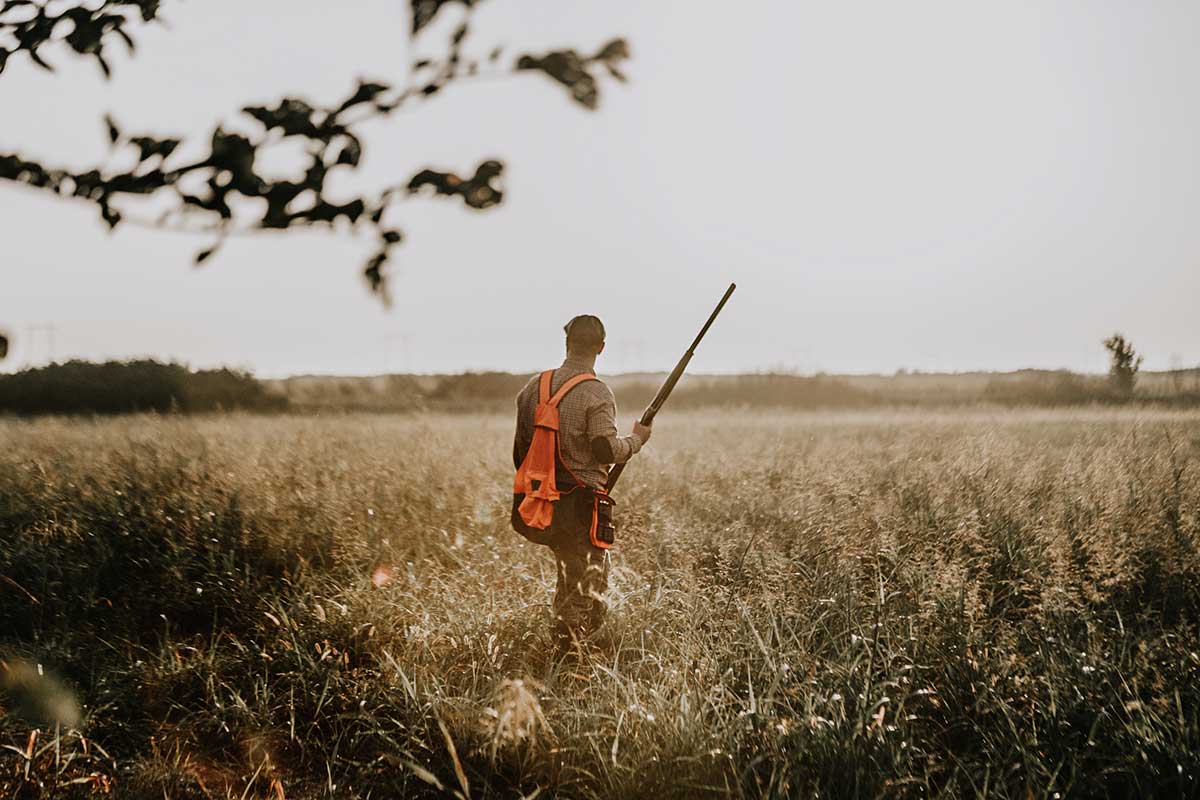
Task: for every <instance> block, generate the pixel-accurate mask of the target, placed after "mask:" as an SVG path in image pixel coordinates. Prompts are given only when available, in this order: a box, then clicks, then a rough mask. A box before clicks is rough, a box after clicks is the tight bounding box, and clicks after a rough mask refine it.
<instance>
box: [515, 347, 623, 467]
mask: <svg viewBox="0 0 1200 800" xmlns="http://www.w3.org/2000/svg"><path fill="white" fill-rule="evenodd" d="M591 372H592V365H591V363H589V361H588V360H587V359H580V358H574V357H572V356H567V358H566V360H565V361H563V363H562V366H560V367H559V368H558V369H556V370H555V371H554V376H553V378H552V379H551V381H550V391H551V393H553V392H556V391H558V389H559V387H561V386H562V385H563V384H564V383H566V382H567V381H568V380H569V379H571V378H572V377H574V376H575V375H579V374H581V373H591ZM538 379H539V376H538V375H535V376H533V378H531V379H530V381H529V383H527V384H525V388H524V389H522V390H521V393H520V394H519V395H517V432H516V437H515V439H514V441H513V465H514V466H517V467H519V466H520V464H521V462H522V461H524V460H525V454H526V452H528V450H529V445H530V443H531V442H532V441H533V415H534V411H535V410H536V409H537V404H538V383H539V380H538ZM616 413H617V404H616V399H615V398H614V397H613V393H612V390H611V389H609V388H608V386H607V385H606V384H605V383H604V382H603V381H600V380H594V381H584V382H583V383H581V384H579V385H578V386H576V387H575V388H574V389H572V390H571V391H569V392H567V395H566V396H565V397H564V398H563V399H562V401H561V402H560V403H559V404H558V414H559V417H558V425H559V428H558V448H559V453H560V454H561V456H562V460H563V462H564V464H565V466H566V469H567V470H569V472H565V471H564V470H559V474H558V476H557V482H558V484H559V486H560V487H561V486H570V485H573V484H574V483H576V481H575V480H574V479H572V477H571V475H572V474H573V475H574V476H575V477H576V478H578V479H579V481H582V482H583V483H584V484H585V485H587V486H590V487H592V488H593V489H600V488H603V486H604V483H605V481H606V480H607V479H608V465H609V464H616V463H623V462H625V461H627V460H629V458H630V457H631V456H632V455H633V454H634V453H636V452H637V451H638V450H639V449H640V448H641V446H642V441H641V439H640V438H639V437H637V436H617V425H616Z"/></svg>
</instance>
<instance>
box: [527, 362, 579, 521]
mask: <svg viewBox="0 0 1200 800" xmlns="http://www.w3.org/2000/svg"><path fill="white" fill-rule="evenodd" d="M553 377H554V370H552V369H549V370H546V371H545V372H543V373H542V377H541V381H540V382H539V387H538V406H537V410H536V411H535V412H534V414H533V442H532V443H531V444H530V445H529V452H528V453H526V454H525V460H524V461H522V462H521V467H520V469H518V470H517V477H516V478H515V479H514V480H513V493H514V494H523V495H525V499H524V500H522V501H521V505H520V506H519V507H518V511H519V512H520V514H521V519H522V520H524V521H525V524H526V525H528V526H529V527H531V528H537V529H538V530H545V529H546V528H549V527H550V521H551V520H552V519H553V518H554V503H555V502H556V501H557V500H558V498H559V497H561V496H562V494H561V492H559V491H558V486H557V483H556V481H555V472H556V462H558V461H562V455H561V453H560V452H559V447H558V404H559V402H561V401H562V399H563V397H565V396H566V394H567V392H569V391H571V390H572V389H574V388H575V387H576V386H578V385H579V384H581V383H583V382H584V381H594V380H596V376H595V375H593V374H591V373H590V372H581V373H580V374H578V375H576V376H574V377H572V378H569V379H568V380H567V382H566V383H564V384H563V385H562V386H561V387H560V388H559V390H558V391H557V392H555V393H554V396H553V397H551V396H550V380H551V379H552V378H553ZM563 467H564V468H565V469H566V470H567V472H568V473H570V474H571V477H572V478H575V473H573V472H571V468H570V467H568V466H567V465H566V462H563ZM575 482H576V483H577V484H579V485H583V481H581V480H579V479H578V478H575ZM535 484H536V486H535Z"/></svg>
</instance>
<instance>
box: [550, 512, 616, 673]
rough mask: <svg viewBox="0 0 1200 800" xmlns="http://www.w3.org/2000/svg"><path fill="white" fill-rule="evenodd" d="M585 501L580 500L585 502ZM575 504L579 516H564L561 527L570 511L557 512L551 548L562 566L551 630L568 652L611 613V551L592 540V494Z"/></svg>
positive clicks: (563, 649)
mask: <svg viewBox="0 0 1200 800" xmlns="http://www.w3.org/2000/svg"><path fill="white" fill-rule="evenodd" d="M581 494H582V493H581ZM583 499H584V498H583V497H580V500H581V501H582V500H583ZM575 505H576V506H577V508H578V513H570V514H563V515H562V516H563V517H564V518H565V519H563V520H561V524H560V520H559V519H558V515H559V512H560V511H566V510H567V509H565V508H564V509H557V510H556V511H555V516H556V519H555V520H554V522H553V523H552V526H553V527H554V528H556V529H557V530H556V531H555V537H554V542H553V544H551V548H552V549H553V550H554V560H555V562H556V563H557V565H558V582H557V583H556V585H555V587H554V605H553V611H554V617H553V620H552V621H551V626H550V627H551V635H552V637H553V639H554V643H555V646H556V647H557V648H558V649H559V650H560V651H565V650H568V649H569V648H570V647H571V645H572V643H573V642H576V641H583V640H584V639H586V638H587V637H589V636H590V635H591V634H592V633H594V632H595V631H596V629H597V628H599V627H600V625H601V624H603V622H604V615H605V613H606V612H607V611H608V607H607V606H606V605H605V604H604V600H603V599H602V595H603V594H604V592H605V591H606V590H607V589H608V551H607V550H604V549H603V548H600V547H596V546H594V545H593V544H592V543H591V540H590V539H589V538H588V529H589V528H590V527H591V503H590V495H588V502H587V503H586V504H585V503H583V502H579V503H577V504H575ZM585 505H586V506H587V509H586V513H585V509H584V506H585ZM572 510H574V509H572ZM585 520H586V524H585Z"/></svg>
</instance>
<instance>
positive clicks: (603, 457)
mask: <svg viewBox="0 0 1200 800" xmlns="http://www.w3.org/2000/svg"><path fill="white" fill-rule="evenodd" d="M564 330H565V331H566V334H567V357H566V359H565V360H564V361H563V363H562V366H560V367H559V368H558V369H553V370H547V371H545V372H543V373H541V374H540V375H537V376H535V377H534V378H532V379H531V380H530V381H529V383H528V384H526V385H525V388H524V389H522V390H521V393H520V394H519V395H518V396H517V432H516V437H515V438H514V441H513V466H515V467H516V468H517V476H516V480H515V482H514V485H513V510H512V523H513V527H514V528H515V529H516V530H517V532H519V533H520V534H521V535H523V536H525V537H526V538H527V539H529V540H530V541H532V542H535V543H537V544H544V545H547V546H549V547H550V548H551V549H553V550H554V556H555V560H556V561H557V564H558V583H557V585H556V587H555V591H554V605H553V610H554V616H553V619H552V622H551V635H552V637H553V639H554V644H555V648H556V651H557V653H558V654H560V655H562V654H566V653H567V652H569V651H570V650H571V649H572V647H573V646H576V645H578V644H579V643H582V642H583V641H584V640H585V639H586V638H587V637H588V636H589V635H591V634H592V633H593V632H594V631H595V630H596V629H597V628H598V627H599V626H600V624H601V623H602V622H603V620H604V614H605V612H606V610H607V609H606V606H605V604H604V600H603V599H602V595H603V593H604V591H605V590H606V589H607V588H608V552H607V549H608V546H609V544H610V542H605V541H604V539H603V536H600V537H598V536H597V530H598V522H597V516H598V514H600V513H603V509H604V506H603V501H604V500H606V499H607V495H606V494H605V493H604V487H605V482H606V481H607V479H608V474H609V465H611V464H623V463H624V462H626V461H628V460H629V459H630V458H632V457H633V454H634V453H636V452H638V450H640V449H641V447H642V445H643V444H645V443H646V442H647V441H649V439H650V426H649V425H642V424H641V423H634V426H633V434H632V435H630V436H618V435H617V426H616V416H617V404H616V400H615V398H614V397H613V393H612V390H611V389H609V388H608V386H606V385H605V384H604V383H603V382H602V381H600V380H599V379H597V378H596V375H595V368H596V356H598V355H599V354H600V353H602V352H603V351H604V325H603V324H602V323H601V322H600V320H599V319H598V318H597V317H594V316H592V315H590V314H584V315H581V316H578V317H575V318H574V319H572V320H571V321H570V322H568V323H567V324H566V326H565V327H564ZM600 527H601V528H602V527H603V526H602V524H601V526H600Z"/></svg>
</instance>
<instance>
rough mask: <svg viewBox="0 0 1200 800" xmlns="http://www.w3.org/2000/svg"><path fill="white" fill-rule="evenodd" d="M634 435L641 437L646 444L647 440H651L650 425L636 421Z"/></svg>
mask: <svg viewBox="0 0 1200 800" xmlns="http://www.w3.org/2000/svg"><path fill="white" fill-rule="evenodd" d="M651 424H653V423H651ZM633 435H634V436H636V437H638V438H639V439H641V440H642V444H645V443H646V442H648V441H650V425H643V424H642V423H640V422H634V423H633Z"/></svg>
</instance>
